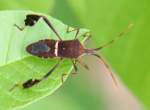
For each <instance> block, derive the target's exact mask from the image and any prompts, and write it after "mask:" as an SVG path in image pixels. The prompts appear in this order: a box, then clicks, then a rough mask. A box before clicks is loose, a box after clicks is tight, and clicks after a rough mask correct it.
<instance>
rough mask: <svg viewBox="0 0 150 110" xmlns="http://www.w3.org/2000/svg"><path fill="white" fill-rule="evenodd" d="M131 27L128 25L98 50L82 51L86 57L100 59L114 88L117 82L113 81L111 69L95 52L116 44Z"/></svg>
mask: <svg viewBox="0 0 150 110" xmlns="http://www.w3.org/2000/svg"><path fill="white" fill-rule="evenodd" d="M132 26H133V24H129V25H128V26H127V28H125V29H124V30H123V31H122V32H120V33H119V34H118V35H117V36H116V37H115V38H114V39H113V40H111V41H109V42H107V43H106V44H104V45H102V46H100V47H98V48H94V49H87V48H86V49H84V53H85V54H86V55H93V56H96V57H97V58H98V59H100V60H101V61H102V62H103V64H104V65H105V67H106V68H107V69H108V71H109V74H110V76H111V77H112V80H113V82H114V84H115V85H116V86H117V81H116V79H115V77H114V75H113V72H112V70H111V68H110V67H109V65H108V64H107V63H106V62H105V60H104V59H103V58H102V57H101V56H100V55H98V54H97V53H96V52H97V51H99V50H101V49H103V48H105V47H107V46H109V45H110V44H112V43H114V42H116V41H117V40H118V39H120V38H121V37H122V36H123V35H124V34H125V33H127V32H128V30H129V29H130V28H131V27H132Z"/></svg>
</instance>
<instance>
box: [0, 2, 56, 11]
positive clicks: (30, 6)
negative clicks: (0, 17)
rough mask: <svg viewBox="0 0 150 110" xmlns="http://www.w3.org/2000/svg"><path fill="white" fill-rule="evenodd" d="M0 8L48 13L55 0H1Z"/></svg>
mask: <svg viewBox="0 0 150 110" xmlns="http://www.w3.org/2000/svg"><path fill="white" fill-rule="evenodd" d="M0 4H1V7H0V9H1V10H4V9H5V10H6V9H7V10H8V9H13V10H14V9H15V10H18V9H19V10H22V9H23V10H25V9H26V10H33V11H37V12H44V13H49V12H51V10H52V8H53V6H54V4H55V1H54V0H32V1H29V0H1V1H0Z"/></svg>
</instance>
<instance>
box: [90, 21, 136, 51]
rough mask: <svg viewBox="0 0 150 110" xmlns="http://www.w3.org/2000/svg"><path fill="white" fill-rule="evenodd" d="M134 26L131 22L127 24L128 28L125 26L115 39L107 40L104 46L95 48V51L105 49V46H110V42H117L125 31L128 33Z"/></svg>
mask: <svg viewBox="0 0 150 110" xmlns="http://www.w3.org/2000/svg"><path fill="white" fill-rule="evenodd" d="M132 26H133V24H129V25H128V26H127V28H125V29H124V30H123V31H122V32H120V33H119V34H118V35H117V36H116V37H115V38H114V39H112V40H111V41H109V42H107V43H106V44H103V45H102V46H100V47H98V48H95V49H93V50H94V51H98V50H101V49H103V48H104V47H107V46H109V45H110V44H113V43H114V42H116V41H117V40H119V39H120V38H121V37H122V36H123V35H124V34H125V33H127V32H128V31H129V30H130V29H131V27H132Z"/></svg>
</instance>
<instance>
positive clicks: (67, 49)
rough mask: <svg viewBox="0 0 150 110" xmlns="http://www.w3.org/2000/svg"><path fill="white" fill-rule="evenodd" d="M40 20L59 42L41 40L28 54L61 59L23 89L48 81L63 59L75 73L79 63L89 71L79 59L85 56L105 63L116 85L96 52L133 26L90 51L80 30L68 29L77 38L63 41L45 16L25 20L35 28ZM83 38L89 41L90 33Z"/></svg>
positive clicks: (25, 84) (29, 48)
mask: <svg viewBox="0 0 150 110" xmlns="http://www.w3.org/2000/svg"><path fill="white" fill-rule="evenodd" d="M40 18H42V19H43V20H44V21H45V23H46V24H47V25H48V26H49V27H50V29H51V30H52V31H53V32H54V33H55V34H56V36H57V37H58V39H59V40H54V39H44V40H40V41H37V42H35V43H32V44H30V45H28V46H27V47H26V50H27V52H28V53H30V54H32V55H34V56H38V57H42V58H54V57H58V58H60V59H59V61H58V63H57V64H56V65H54V66H53V67H52V68H51V70H50V71H49V72H48V73H47V74H45V75H44V76H43V77H41V78H40V79H36V78H34V79H32V78H31V79H29V80H27V81H25V82H24V83H22V84H21V86H22V87H23V88H26V89H27V88H30V87H32V86H34V85H36V84H38V83H39V82H41V81H42V80H45V79H47V78H48V77H49V76H50V75H51V73H52V72H53V71H54V70H55V69H56V68H57V67H58V66H59V64H60V62H62V61H63V58H68V59H70V60H71V61H72V63H73V66H74V69H75V71H77V70H78V69H77V66H76V63H77V62H78V63H80V64H81V65H82V66H83V67H85V68H86V69H88V66H87V65H86V64H84V63H83V62H81V61H80V60H79V58H80V57H81V56H83V55H94V56H96V57H98V58H99V59H100V60H101V61H102V62H103V63H104V65H105V66H106V67H107V68H108V70H109V72H110V75H111V77H112V79H113V81H114V83H115V84H116V81H115V78H114V76H113V73H112V71H111V69H110V68H109V66H108V65H107V64H106V63H105V61H104V60H103V59H102V57H101V56H100V55H98V54H97V53H96V52H97V51H99V50H101V49H103V48H104V47H106V46H108V45H109V44H112V43H113V42H114V41H116V40H117V39H118V38H119V37H121V36H122V35H123V34H124V33H125V32H127V31H128V29H129V28H130V27H131V24H130V25H129V26H128V27H127V28H126V29H125V30H124V31H123V32H121V33H120V34H119V35H118V36H117V37H116V38H115V39H113V40H111V41H110V42H108V43H106V44H104V45H102V46H100V47H98V48H95V49H89V48H85V47H84V46H83V45H82V44H81V43H80V41H79V40H78V39H77V37H78V34H79V31H80V29H79V28H76V29H73V30H69V27H68V28H67V29H66V33H69V32H72V31H75V32H76V34H75V37H74V39H73V40H63V39H61V37H60V35H59V34H58V33H57V31H56V29H55V28H54V27H53V25H52V23H51V22H50V21H49V20H48V19H47V18H46V17H45V16H41V15H36V14H28V15H26V19H25V20H24V21H25V27H26V26H34V25H35V23H37V21H38V20H39V19H40ZM15 26H16V27H17V28H18V29H19V30H21V31H23V29H24V28H21V27H19V26H18V25H16V24H15ZM82 36H83V37H85V41H87V40H88V39H89V38H90V37H91V35H90V34H89V33H85V34H84V35H82ZM64 75H65V74H63V75H62V82H63V76H64ZM19 85H20V84H16V85H14V86H13V87H12V88H11V89H10V90H13V89H14V88H15V87H17V86H19Z"/></svg>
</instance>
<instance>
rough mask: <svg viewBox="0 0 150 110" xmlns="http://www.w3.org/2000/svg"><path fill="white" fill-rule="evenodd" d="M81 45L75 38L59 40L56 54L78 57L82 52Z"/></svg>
mask: <svg viewBox="0 0 150 110" xmlns="http://www.w3.org/2000/svg"><path fill="white" fill-rule="evenodd" d="M83 50H84V49H83V46H82V45H81V43H80V42H79V40H78V39H76V40H66V41H59V43H58V56H59V57H65V58H78V57H79V56H80V55H81V54H82V53H83Z"/></svg>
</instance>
